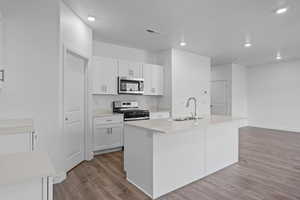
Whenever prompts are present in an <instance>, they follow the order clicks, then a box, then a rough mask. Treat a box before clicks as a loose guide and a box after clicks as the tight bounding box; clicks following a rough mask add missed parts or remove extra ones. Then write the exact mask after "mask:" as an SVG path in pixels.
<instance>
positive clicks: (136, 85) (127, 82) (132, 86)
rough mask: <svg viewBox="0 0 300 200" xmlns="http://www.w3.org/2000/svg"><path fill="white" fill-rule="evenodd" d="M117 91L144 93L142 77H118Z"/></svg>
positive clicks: (120, 92)
mask: <svg viewBox="0 0 300 200" xmlns="http://www.w3.org/2000/svg"><path fill="white" fill-rule="evenodd" d="M118 93H119V94H136V95H142V94H144V79H142V78H128V77H119V78H118Z"/></svg>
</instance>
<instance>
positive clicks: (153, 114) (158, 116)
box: [150, 111, 170, 119]
mask: <svg viewBox="0 0 300 200" xmlns="http://www.w3.org/2000/svg"><path fill="white" fill-rule="evenodd" d="M167 118H170V112H165V111H161V112H150V119H167Z"/></svg>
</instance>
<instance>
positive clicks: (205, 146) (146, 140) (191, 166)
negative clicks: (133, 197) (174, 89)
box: [124, 116, 244, 199]
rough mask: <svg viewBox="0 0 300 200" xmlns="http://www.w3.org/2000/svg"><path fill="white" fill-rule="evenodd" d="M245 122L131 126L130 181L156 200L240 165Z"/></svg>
mask: <svg viewBox="0 0 300 200" xmlns="http://www.w3.org/2000/svg"><path fill="white" fill-rule="evenodd" d="M243 123H244V119H242V118H233V117H225V116H211V117H209V118H204V119H200V120H189V121H174V120H172V119H156V120H145V121H134V122H126V123H125V130H124V170H125V171H126V173H127V180H128V181H129V182H131V183H132V184H134V185H135V186H137V187H138V188H139V189H140V190H142V191H143V192H144V193H145V194H147V195H148V196H149V197H151V198H153V199H156V198H158V197H160V196H162V195H164V194H167V193H169V192H171V191H173V190H176V189H178V188H180V187H183V186H185V185H187V184H189V183H192V182H194V181H196V180H199V179H201V178H203V177H205V176H207V175H209V174H211V173H214V172H216V171H218V170H221V169H223V168H225V167H227V166H229V165H231V164H234V163H236V162H238V157H239V153H238V146H239V137H238V133H239V128H240V127H241V125H242V124H243Z"/></svg>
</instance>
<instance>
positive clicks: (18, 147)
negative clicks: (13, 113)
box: [0, 119, 37, 155]
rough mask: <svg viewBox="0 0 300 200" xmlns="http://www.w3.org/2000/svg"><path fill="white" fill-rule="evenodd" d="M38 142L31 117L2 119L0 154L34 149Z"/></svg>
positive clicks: (0, 123) (0, 122) (0, 126)
mask: <svg viewBox="0 0 300 200" xmlns="http://www.w3.org/2000/svg"><path fill="white" fill-rule="evenodd" d="M36 142H37V134H35V132H34V129H33V121H32V120H31V119H9V120H0V155H3V154H11V153H20V152H31V151H34V150H35V146H36Z"/></svg>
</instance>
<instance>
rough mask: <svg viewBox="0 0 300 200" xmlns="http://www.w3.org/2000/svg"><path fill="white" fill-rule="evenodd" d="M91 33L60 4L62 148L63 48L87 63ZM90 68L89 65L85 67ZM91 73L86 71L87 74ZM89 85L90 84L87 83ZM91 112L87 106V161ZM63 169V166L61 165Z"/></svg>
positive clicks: (90, 53)
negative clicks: (85, 59) (84, 59)
mask: <svg viewBox="0 0 300 200" xmlns="http://www.w3.org/2000/svg"><path fill="white" fill-rule="evenodd" d="M92 38H93V31H92V29H91V28H90V27H88V26H87V25H86V24H85V23H84V22H83V21H82V20H81V19H80V18H79V17H78V16H77V15H76V14H74V12H73V11H72V10H71V9H70V8H69V7H68V6H66V5H65V4H64V3H60V75H61V76H60V88H59V89H60V90H59V91H60V111H61V112H60V117H59V120H60V129H61V135H60V136H61V137H60V141H59V142H60V143H61V146H62V147H65V146H66V145H65V144H64V142H63V138H64V137H63V136H62V134H63V132H62V131H63V124H64V115H63V114H64V113H63V60H64V58H63V48H67V49H69V50H70V51H73V52H74V53H76V54H79V55H80V56H83V57H85V58H87V59H89V61H90V60H91V58H92V49H93V47H92V43H93V39H92ZM87 67H88V68H89V67H90V66H89V65H88V66H87ZM89 71H91V70H90V69H87V73H89ZM89 84H90V83H89ZM87 99H88V105H90V104H92V95H88V98H87ZM91 113H92V110H91V107H90V106H88V117H89V122H88V123H89V124H88V130H87V138H86V139H87V140H86V144H87V145H86V147H87V151H86V152H85V153H86V158H87V159H89V158H90V156H91V154H90V151H91V150H90V149H89V147H91V139H92V137H91V133H92V131H91V127H92V116H91ZM65 152H66V149H64V148H63V151H62V153H61V156H62V158H61V162H62V163H63V164H65V159H66V157H67V155H66V154H65ZM63 167H64V168H65V165H63ZM64 168H63V169H62V170H61V173H63V172H64Z"/></svg>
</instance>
